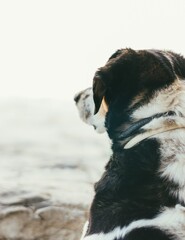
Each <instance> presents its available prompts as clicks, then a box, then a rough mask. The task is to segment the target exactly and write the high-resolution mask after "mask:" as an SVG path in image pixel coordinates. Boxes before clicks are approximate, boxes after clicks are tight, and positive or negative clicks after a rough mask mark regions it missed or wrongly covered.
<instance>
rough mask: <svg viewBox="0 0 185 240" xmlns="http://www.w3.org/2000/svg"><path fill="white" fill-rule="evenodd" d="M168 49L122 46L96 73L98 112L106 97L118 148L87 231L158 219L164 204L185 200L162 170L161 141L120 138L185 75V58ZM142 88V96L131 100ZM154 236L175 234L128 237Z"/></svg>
mask: <svg viewBox="0 0 185 240" xmlns="http://www.w3.org/2000/svg"><path fill="white" fill-rule="evenodd" d="M163 53H164V52H162V51H158V50H148V51H147V50H142V51H137V52H136V51H134V50H132V49H124V50H118V51H117V52H116V53H115V54H113V55H112V56H111V57H110V59H109V60H108V62H107V64H106V65H105V66H104V67H102V68H100V69H99V70H98V71H97V73H96V74H95V77H94V82H93V90H94V101H95V105H96V112H97V111H98V109H99V107H100V103H101V101H102V98H103V97H104V98H105V101H106V103H107V105H108V108H109V111H108V113H107V116H106V123H105V125H106V128H107V132H108V134H109V137H110V139H111V140H112V152H113V153H112V156H111V158H110V160H109V162H108V164H107V166H106V169H105V172H104V174H103V176H102V178H101V179H100V180H99V181H98V182H97V183H96V184H95V193H96V194H95V197H94V200H93V203H92V206H91V209H90V219H89V220H90V221H89V228H88V232H87V235H90V234H93V233H100V232H104V233H107V232H110V231H111V230H113V229H114V228H115V227H118V226H119V227H124V226H126V225H128V224H129V223H131V222H132V221H135V220H138V219H150V218H153V217H155V216H156V215H157V214H158V213H159V211H160V209H161V206H169V207H171V206H175V205H176V204H177V203H179V200H178V199H177V198H176V197H173V196H172V195H170V190H172V189H174V190H177V189H178V186H177V185H176V184H174V183H173V182H170V181H167V180H165V179H162V178H161V177H159V174H158V169H159V166H160V158H161V156H160V152H159V147H160V144H159V142H158V141H157V140H155V139H153V140H144V141H142V142H140V143H139V144H138V145H136V146H134V147H132V148H131V149H127V150H126V149H123V146H122V145H120V143H119V141H118V139H117V136H118V134H119V133H120V131H124V130H125V129H127V128H128V127H130V126H132V124H133V123H134V119H132V118H131V113H132V112H133V111H135V110H136V109H137V108H138V107H140V106H141V105H143V104H146V103H147V102H148V101H149V99H150V98H151V96H152V95H153V94H154V93H155V92H156V90H159V89H162V88H166V87H167V86H169V85H170V84H171V83H173V82H174V80H175V79H176V77H177V76H176V75H178V77H179V78H185V59H184V58H183V57H182V56H180V55H178V54H175V53H172V52H169V54H170V55H171V56H172V59H173V65H172V64H171V62H170V61H169V60H168V58H167V57H166V56H165V54H163ZM167 53H168V52H167ZM140 93H142V94H143V95H142V98H139V100H138V101H136V102H135V104H134V105H131V103H132V101H133V99H134V98H135V97H136V96H137V95H138V94H140ZM120 129H121V130H120ZM128 137H129V136H128ZM154 239H155V240H156V239H157V240H171V239H172V237H171V236H170V235H167V234H165V233H163V232H162V231H161V230H158V229H151V228H148V229H147V228H141V229H136V230H134V231H132V232H131V233H130V234H128V235H127V236H126V237H125V238H124V240H154ZM115 240H122V239H115Z"/></svg>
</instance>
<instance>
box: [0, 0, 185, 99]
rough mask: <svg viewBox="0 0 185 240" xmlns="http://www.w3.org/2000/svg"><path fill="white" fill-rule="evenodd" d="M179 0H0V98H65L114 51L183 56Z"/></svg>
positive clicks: (184, 4)
mask: <svg viewBox="0 0 185 240" xmlns="http://www.w3.org/2000/svg"><path fill="white" fill-rule="evenodd" d="M184 12H185V2H184V0H179V1H175V0H163V1H160V0H151V1H147V0H140V1H137V0H116V1H112V0H110V1H106V0H101V1H99V0H94V1H86V0H79V1H75V0H73V1H72V0H69V1H51V0H50V1H47V0H46V1H44V0H40V1H39V0H33V1H24V0H21V1H20V0H17V1H11V0H10V1H1V2H0V30H1V35H2V36H1V39H0V42H1V44H0V52H1V53H0V64H1V71H0V79H1V83H2V84H1V88H0V97H31V98H59V99H64V100H70V99H71V98H72V97H73V95H74V93H75V92H76V91H79V90H80V89H82V88H86V87H88V86H90V85H91V82H92V77H93V74H94V72H95V70H96V69H97V68H98V67H100V66H101V65H103V64H104V63H105V62H106V61H107V59H108V57H109V56H110V55H111V54H112V53H113V52H114V51H116V50H117V49H119V48H125V47H131V48H134V49H148V48H160V49H170V50H173V51H176V52H178V53H182V54H184V55H185V46H184V42H185V41H184V40H185V36H184V34H183V32H182V30H183V27H184V15H185V14H184Z"/></svg>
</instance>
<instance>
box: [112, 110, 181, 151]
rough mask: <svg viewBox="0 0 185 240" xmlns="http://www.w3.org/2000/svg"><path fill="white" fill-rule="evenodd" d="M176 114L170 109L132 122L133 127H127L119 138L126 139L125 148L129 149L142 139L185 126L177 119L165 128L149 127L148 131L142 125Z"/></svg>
mask: <svg viewBox="0 0 185 240" xmlns="http://www.w3.org/2000/svg"><path fill="white" fill-rule="evenodd" d="M174 115H176V114H175V112H173V111H169V112H164V113H158V114H155V115H153V116H151V117H148V118H144V119H141V120H139V121H137V122H135V123H134V124H132V126H131V127H129V128H128V129H126V130H125V131H124V132H122V133H121V134H120V135H119V136H118V137H117V140H119V141H124V142H125V143H126V144H125V145H124V149H129V148H132V147H134V146H135V145H136V144H138V143H140V142H141V141H143V140H145V139H147V138H149V137H152V136H154V135H156V134H159V133H162V132H167V131H171V130H175V129H179V128H185V124H177V123H176V122H175V121H172V123H171V124H169V125H168V124H167V125H166V126H164V127H163V128H157V129H149V130H147V131H144V130H143V129H142V127H144V126H145V125H147V124H148V123H150V122H151V121H152V120H154V119H158V118H160V117H169V116H174Z"/></svg>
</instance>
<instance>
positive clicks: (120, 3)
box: [0, 0, 185, 240]
mask: <svg viewBox="0 0 185 240" xmlns="http://www.w3.org/2000/svg"><path fill="white" fill-rule="evenodd" d="M184 19H185V2H184V0H150V1H148V0H114V1H113V0H93V1H90V0H78V1H75V0H66V1H65V0H60V1H59V0H32V1H29V0H22V1H21V0H16V1H15V0H6V1H0V82H1V86H0V237H1V238H3V239H9V240H11V239H13V240H15V239H29V240H32V239H39V240H42V239H43V240H50V239H52V240H58V239H60V240H61V239H62V240H77V239H79V236H80V232H81V228H82V225H83V223H84V222H85V220H86V218H87V215H88V214H87V212H88V207H89V204H90V202H91V200H92V198H93V183H94V182H95V181H97V180H98V179H99V178H100V176H101V174H102V172H103V168H104V165H105V164H106V161H107V160H108V157H109V154H110V150H109V140H108V138H107V136H106V134H104V135H98V134H96V133H95V132H94V130H93V128H91V127H89V126H86V125H85V124H84V123H82V122H81V120H80V119H79V117H78V113H77V109H76V107H75V104H74V102H73V96H74V94H75V93H76V92H78V91H79V90H82V89H84V88H87V87H89V86H91V83H92V78H93V75H94V72H95V71H96V69H97V68H98V67H100V66H102V65H104V63H105V62H106V61H107V59H108V58H109V57H110V55H111V54H112V53H113V52H114V51H116V50H117V49H119V48H125V47H130V48H133V49H148V48H159V49H166V50H172V51H175V52H178V53H181V54H183V55H185V34H184V26H185V25H184V23H185V21H184ZM25 223H26V224H25Z"/></svg>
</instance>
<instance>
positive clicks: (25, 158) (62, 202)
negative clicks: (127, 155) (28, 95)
mask: <svg viewBox="0 0 185 240" xmlns="http://www.w3.org/2000/svg"><path fill="white" fill-rule="evenodd" d="M0 133H1V137H0V240H78V239H79V238H80V234H81V230H82V226H83V224H84V222H85V220H86V219H87V210H88V207H89V204H90V202H91V201H92V198H93V183H94V182H95V181H97V180H98V179H99V177H100V175H101V173H102V172H103V167H104V165H105V161H106V159H107V157H108V156H107V155H109V153H108V152H107V149H108V141H107V137H106V135H98V134H96V133H95V132H94V131H93V129H92V128H91V127H89V126H86V125H85V124H83V123H82V122H81V121H80V120H79V118H78V115H77V110H76V109H75V106H74V105H73V102H71V103H69V104H64V103H61V102H57V101H51V100H19V101H18V100H16V101H13V100H1V102H0Z"/></svg>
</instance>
